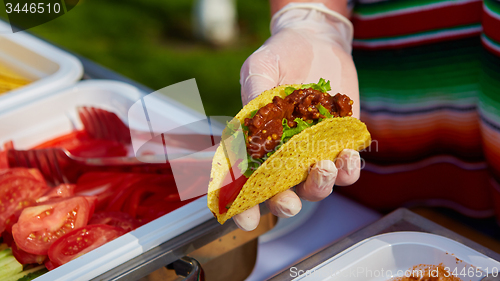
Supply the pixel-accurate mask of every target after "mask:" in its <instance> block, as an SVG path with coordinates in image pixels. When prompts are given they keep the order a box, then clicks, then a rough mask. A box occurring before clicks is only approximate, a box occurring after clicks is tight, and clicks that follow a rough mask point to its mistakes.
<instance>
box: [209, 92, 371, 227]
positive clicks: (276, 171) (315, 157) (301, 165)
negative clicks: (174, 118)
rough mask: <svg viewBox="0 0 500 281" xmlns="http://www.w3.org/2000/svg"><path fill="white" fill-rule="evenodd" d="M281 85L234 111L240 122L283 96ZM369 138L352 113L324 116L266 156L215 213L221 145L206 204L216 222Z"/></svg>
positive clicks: (224, 164) (224, 168)
mask: <svg viewBox="0 0 500 281" xmlns="http://www.w3.org/2000/svg"><path fill="white" fill-rule="evenodd" d="M286 87H294V88H300V87H301V85H282V86H279V87H275V88H273V89H271V90H267V91H265V92H263V93H262V94H261V95H260V96H258V97H257V98H255V99H254V100H252V101H251V102H250V103H248V104H247V105H246V106H244V107H243V109H242V110H241V111H240V112H239V113H238V114H237V115H236V117H235V118H236V119H238V120H239V121H240V122H241V123H242V124H243V123H244V120H245V118H249V117H250V113H251V112H252V111H254V110H256V109H260V108H261V107H263V106H265V105H266V104H268V103H271V102H272V99H273V97H274V96H280V97H282V98H285V97H286V94H285V91H284V90H285V88H286ZM370 141H371V137H370V133H369V132H368V130H367V129H366V125H365V124H364V123H363V122H361V121H359V120H358V119H356V118H353V117H339V118H327V119H325V120H323V121H322V122H320V123H318V124H316V125H314V126H312V127H310V128H307V129H305V130H303V131H302V132H300V133H299V134H297V135H295V136H293V137H292V138H291V139H290V140H289V141H288V142H287V143H285V144H284V145H282V146H281V147H280V148H279V149H278V151H276V152H275V153H274V154H273V155H271V157H269V158H268V159H267V160H266V161H265V162H264V163H263V164H262V165H261V166H260V167H259V168H258V169H257V170H256V171H255V172H254V173H253V174H252V175H251V176H250V178H249V179H248V180H247V182H246V183H245V185H244V186H243V188H242V189H241V191H240V193H239V194H238V197H236V199H235V200H234V202H233V204H232V205H231V207H230V208H229V209H228V210H227V212H226V213H224V214H219V191H220V187H221V184H222V181H223V180H224V178H225V176H226V174H227V173H228V171H229V168H230V167H229V165H228V161H227V160H226V156H225V154H224V151H223V148H222V146H219V148H218V149H217V151H216V152H215V156H214V159H213V162H212V171H211V174H210V184H209V187H208V202H207V203H208V208H210V210H211V211H212V213H213V214H214V216H215V217H217V220H218V221H219V223H221V224H223V223H224V222H225V221H226V220H228V219H230V218H231V217H233V216H234V215H237V214H239V213H241V212H243V211H245V210H247V209H249V208H251V207H253V206H255V205H257V204H259V203H262V202H264V201H266V200H267V199H269V198H271V197H273V196H274V195H276V194H278V193H280V192H283V191H285V190H287V189H289V188H291V187H293V186H295V185H297V184H299V183H300V182H302V181H304V180H305V179H306V177H307V174H308V172H309V168H310V167H311V166H312V165H314V164H315V163H316V162H318V161H321V160H332V161H333V160H335V158H337V156H338V154H339V153H340V152H341V151H342V150H344V149H346V148H350V149H355V150H361V149H363V148H366V147H367V146H368V145H369V144H370Z"/></svg>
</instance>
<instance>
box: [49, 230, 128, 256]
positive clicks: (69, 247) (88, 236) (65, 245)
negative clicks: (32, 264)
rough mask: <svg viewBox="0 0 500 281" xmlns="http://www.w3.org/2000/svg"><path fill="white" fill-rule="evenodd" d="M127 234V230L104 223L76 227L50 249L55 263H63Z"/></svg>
mask: <svg viewBox="0 0 500 281" xmlns="http://www.w3.org/2000/svg"><path fill="white" fill-rule="evenodd" d="M123 234H125V230H123V229H122V228H119V227H114V226H110V225H104V224H94V225H87V226H85V227H81V228H78V229H75V230H73V231H71V232H69V233H67V234H65V235H64V236H62V237H61V239H59V240H57V241H56V242H55V243H54V244H52V246H50V249H49V251H48V253H49V258H50V261H51V262H52V263H53V264H54V265H56V266H57V265H63V264H65V263H67V262H69V261H71V260H73V259H75V258H77V257H79V256H82V255H83V254H86V253H88V252H90V251H92V250H94V249H95V248H98V247H100V246H102V245H104V244H106V243H108V242H109V241H112V240H114V239H115V238H117V237H119V236H121V235H123Z"/></svg>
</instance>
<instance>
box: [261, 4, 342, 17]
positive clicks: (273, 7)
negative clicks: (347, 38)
mask: <svg viewBox="0 0 500 281" xmlns="http://www.w3.org/2000/svg"><path fill="white" fill-rule="evenodd" d="M269 3H270V4H271V15H274V14H275V13H276V12H277V11H279V10H280V9H281V8H283V7H285V6H286V5H287V4H288V3H323V4H325V6H326V7H328V8H329V9H330V10H332V11H335V12H337V13H339V14H341V15H343V16H345V17H346V18H349V16H350V12H349V9H348V8H347V0H269Z"/></svg>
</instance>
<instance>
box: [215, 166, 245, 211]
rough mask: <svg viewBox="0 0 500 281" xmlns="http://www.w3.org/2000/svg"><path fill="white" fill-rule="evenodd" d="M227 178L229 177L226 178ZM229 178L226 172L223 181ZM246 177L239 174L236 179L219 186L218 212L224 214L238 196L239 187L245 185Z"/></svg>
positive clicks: (229, 175)
mask: <svg viewBox="0 0 500 281" xmlns="http://www.w3.org/2000/svg"><path fill="white" fill-rule="evenodd" d="M228 178H229V179H228ZM230 180H231V174H230V173H228V175H227V176H226V179H225V180H224V183H225V182H227V181H230ZM247 180H248V178H247V177H245V176H244V175H240V176H239V177H238V178H237V179H236V180H234V181H231V182H229V183H228V184H226V185H224V186H223V187H221V189H220V191H219V213H220V214H224V213H226V212H227V210H228V209H229V207H230V206H231V203H233V201H234V200H235V199H236V197H238V194H239V193H240V191H241V188H243V186H244V185H245V183H246V182H247Z"/></svg>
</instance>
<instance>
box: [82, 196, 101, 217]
mask: <svg viewBox="0 0 500 281" xmlns="http://www.w3.org/2000/svg"><path fill="white" fill-rule="evenodd" d="M84 197H85V199H87V202H88V203H89V219H88V220H89V221H90V218H92V215H94V211H95V206H96V205H97V200H98V199H97V196H84Z"/></svg>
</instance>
